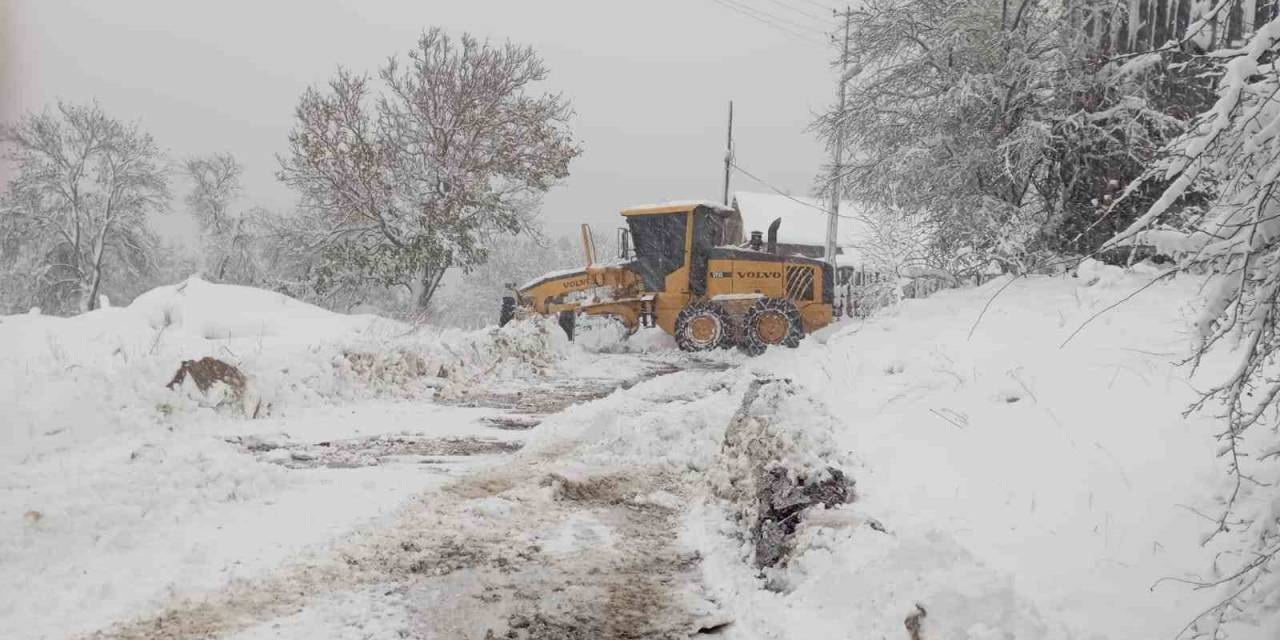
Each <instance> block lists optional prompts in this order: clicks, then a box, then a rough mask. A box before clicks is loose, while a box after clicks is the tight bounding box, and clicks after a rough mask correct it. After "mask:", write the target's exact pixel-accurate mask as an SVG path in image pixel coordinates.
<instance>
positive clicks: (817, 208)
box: [731, 162, 857, 220]
mask: <svg viewBox="0 0 1280 640" xmlns="http://www.w3.org/2000/svg"><path fill="white" fill-rule="evenodd" d="M731 164H732V165H733V168H734V169H737V170H738V171H739V172H741V173H742V175H744V176H746V177H748V178H751V179H752V180H755V181H756V182H758V183H760V184H762V185H764V186H766V187H768V188H769V189H770V190H772V191H773V192H774V193H776V194H778V195H780V196H782V197H784V198H786V199H788V200H790V201H792V202H794V203H796V204H800V205H804V206H806V207H809V208H810V209H813V210H814V211H817V212H818V213H819V214H821V215H823V216H828V215H831V212H830V211H827V210H826V209H823V208H822V207H820V206H818V205H816V204H813V203H812V202H805V201H804V200H801V199H799V198H796V197H794V196H792V195H791V194H789V193H786V192H784V191H783V190H781V189H779V188H777V187H775V186H773V185H771V184H769V183H768V182H765V180H764V179H763V178H758V177H756V175H755V174H753V173H751V172H750V171H747V170H746V169H743V168H742V167H741V166H740V165H738V163H736V162H733V163H731ZM835 215H836V217H837V218H845V219H847V220H857V218H856V217H855V216H846V215H844V214H841V213H837V214H835Z"/></svg>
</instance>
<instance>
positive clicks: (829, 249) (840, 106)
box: [825, 7, 850, 267]
mask: <svg viewBox="0 0 1280 640" xmlns="http://www.w3.org/2000/svg"><path fill="white" fill-rule="evenodd" d="M849 19H850V15H849V9H848V8H847V7H846V8H845V10H844V39H843V40H841V42H840V77H839V79H838V86H839V89H838V91H837V94H838V95H839V100H838V101H837V102H836V105H837V106H836V131H835V133H836V140H835V149H834V151H835V155H834V157H833V158H832V162H831V212H830V215H829V216H828V217H827V246H826V250H825V252H826V258H827V262H829V263H831V266H833V267H834V266H835V265H836V229H837V226H838V225H837V223H838V222H839V220H840V217H839V216H840V174H841V172H842V171H843V169H842V167H841V164H840V163H841V161H842V160H843V158H844V84H845V76H846V75H848V72H849Z"/></svg>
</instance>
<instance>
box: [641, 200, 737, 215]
mask: <svg viewBox="0 0 1280 640" xmlns="http://www.w3.org/2000/svg"><path fill="white" fill-rule="evenodd" d="M697 206H703V207H710V208H712V209H729V208H730V207H726V206H724V205H723V204H720V203H719V202H712V201H710V200H672V201H670V202H654V203H650V204H638V205H634V206H630V207H625V208H624V209H623V210H622V212H623V214H624V215H625V214H626V213H627V212H630V211H638V210H642V209H674V208H693V207H697Z"/></svg>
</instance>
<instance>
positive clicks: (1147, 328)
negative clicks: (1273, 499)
mask: <svg viewBox="0 0 1280 640" xmlns="http://www.w3.org/2000/svg"><path fill="white" fill-rule="evenodd" d="M1078 275H1079V277H1073V276H1066V277H1054V278H1050V277H1036V278H1026V279H1022V280H1018V281H1016V282H1014V283H1012V284H1011V285H1010V286H1009V287H1008V288H1007V289H1006V290H1005V291H1004V292H1003V293H1001V294H999V295H998V296H997V297H996V298H995V299H994V301H992V302H991V306H990V308H989V309H988V310H987V311H986V312H985V315H983V308H984V306H985V305H986V304H987V303H988V301H990V300H992V296H993V295H995V293H996V291H997V290H999V289H1000V287H1002V286H1004V285H1005V284H1006V282H1007V281H1004V280H1000V281H996V282H992V283H990V284H988V285H987V286H985V287H981V288H978V289H971V290H954V291H943V292H940V293H938V294H936V295H934V296H932V297H930V298H927V299H923V300H908V301H905V302H903V303H902V305H901V306H900V307H898V308H897V310H896V311H894V312H891V313H886V314H883V315H881V316H878V317H875V318H872V319H870V320H868V321H866V322H849V323H846V324H844V325H843V326H841V327H838V328H836V329H834V330H832V331H830V332H829V333H827V334H826V340H825V341H823V342H825V344H822V343H821V342H820V341H818V340H809V341H806V342H805V343H804V344H803V345H802V346H801V347H800V349H798V350H794V351H787V350H771V351H770V352H769V353H767V354H765V355H764V356H762V357H761V358H759V359H757V360H755V361H752V362H751V363H750V365H749V366H750V367H752V368H755V369H757V370H758V371H759V372H761V373H762V374H768V375H773V376H782V377H786V378H789V379H791V380H792V381H794V382H795V383H796V384H797V385H799V386H802V387H805V388H808V389H809V390H810V391H812V392H813V393H814V394H815V395H816V396H817V397H818V398H819V399H821V400H822V401H823V402H824V403H825V404H826V405H827V406H829V407H830V408H831V411H832V412H833V413H834V415H835V416H836V418H837V420H838V426H837V427H836V433H835V441H836V443H837V447H838V449H839V450H840V451H843V452H848V453H850V454H851V455H852V456H853V457H854V458H855V459H856V460H857V463H856V464H855V465H854V466H853V467H852V469H851V475H852V477H853V478H854V479H855V480H856V481H857V488H858V498H857V501H856V502H855V503H853V504H852V505H847V506H845V507H840V508H838V509H836V510H833V511H828V512H818V513H814V512H809V514H808V516H807V517H806V522H805V524H803V525H802V526H801V528H800V530H799V531H798V532H797V543H796V553H795V556H794V557H793V560H792V562H791V564H790V565H789V567H788V568H787V574H786V576H784V577H785V580H784V581H783V582H784V583H785V584H786V588H785V589H784V592H782V593H768V592H765V591H759V590H757V591H754V592H752V595H750V596H748V597H747V598H744V599H739V600H737V601H736V602H737V604H736V605H735V606H736V607H737V608H738V609H739V610H738V611H737V612H736V613H737V615H738V616H739V620H740V621H742V622H745V623H746V624H745V625H744V626H746V627H750V626H751V624H752V622H753V621H754V622H756V623H758V624H759V625H760V628H761V629H762V630H764V629H770V628H774V629H785V630H787V631H786V633H785V634H784V635H785V636H787V637H843V636H844V635H846V634H847V632H848V630H849V629H858V630H859V632H860V635H863V636H865V637H881V636H884V637H900V636H901V637H905V630H904V624H905V620H906V619H907V617H908V616H911V615H912V614H913V613H914V612H915V611H916V605H917V604H918V605H920V606H921V607H923V609H925V610H926V611H927V614H925V615H924V617H923V619H922V624H923V629H924V634H923V637H926V638H932V637H938V638H973V639H975V640H976V639H986V638H1005V637H1018V638H1024V637H1025V638H1067V637H1087V638H1094V637H1098V638H1117V639H1119V638H1172V637H1175V636H1176V635H1177V634H1178V633H1179V631H1180V630H1181V629H1182V628H1183V626H1184V625H1186V624H1187V623H1188V622H1190V621H1191V619H1192V618H1193V617H1194V616H1195V615H1196V614H1198V613H1199V612H1200V611H1203V610H1205V609H1208V608H1209V607H1210V606H1211V605H1212V604H1214V603H1215V602H1216V600H1215V599H1214V598H1215V594H1213V593H1211V592H1205V591H1196V590H1193V589H1191V588H1190V587H1188V586H1185V585H1180V584H1177V583H1173V582H1168V581H1165V582H1160V580H1161V578H1165V577H1169V576H1173V577H1202V576H1204V575H1205V574H1206V573H1207V572H1208V571H1209V570H1210V567H1212V566H1213V565H1214V554H1215V553H1217V552H1219V551H1221V550H1222V546H1221V545H1220V544H1211V545H1209V546H1208V547H1202V546H1201V545H1200V541H1201V537H1202V535H1203V534H1204V533H1205V532H1206V530H1207V528H1209V527H1211V523H1210V522H1208V521H1207V520H1206V519H1205V518H1204V517H1202V516H1200V515H1197V514H1198V513H1216V511H1215V509H1216V508H1217V507H1218V505H1217V504H1216V503H1215V501H1214V495H1215V493H1216V491H1217V489H1218V488H1219V487H1220V486H1221V482H1222V481H1223V480H1224V474H1223V473H1222V471H1223V470H1222V468H1221V466H1220V464H1219V462H1220V461H1219V460H1218V459H1217V458H1215V452H1216V450H1217V445H1216V443H1215V441H1214V438H1213V434H1215V433H1216V432H1217V431H1218V430H1219V429H1220V426H1219V425H1218V424H1217V423H1216V421H1214V420H1213V419H1212V417H1210V416H1207V415H1202V414H1192V415H1191V416H1190V417H1184V416H1183V415H1182V412H1183V411H1184V410H1185V409H1186V408H1187V406H1188V405H1189V404H1190V403H1191V402H1192V400H1194V399H1195V397H1196V392H1195V390H1194V388H1193V383H1195V382H1197V381H1190V382H1189V381H1188V380H1187V375H1188V373H1189V372H1188V370H1187V369H1186V368H1184V367H1180V366H1178V365H1177V364H1176V362H1177V361H1179V360H1181V359H1182V358H1183V357H1185V356H1186V355H1187V354H1188V352H1189V347H1190V345H1191V340H1192V332H1193V331H1192V328H1191V326H1190V324H1189V323H1190V322H1192V321H1193V319H1194V316H1195V308H1194V307H1193V305H1192V304H1191V302H1190V301H1193V300H1195V299H1196V293H1197V290H1198V288H1199V287H1201V286H1202V284H1203V280H1202V279H1200V278H1191V277H1184V278H1179V279H1175V280H1171V281H1169V282H1163V283H1160V284H1156V285H1154V286H1152V287H1150V288H1149V289H1147V290H1145V291H1144V292H1143V293H1141V294H1139V295H1137V296H1136V297H1134V298H1133V299H1131V300H1129V301H1128V302H1126V303H1125V304H1122V305H1120V306H1118V307H1116V308H1115V309H1113V310H1110V311H1107V312H1105V313H1102V314H1101V315H1097V314H1099V313H1100V312H1103V310H1104V309H1106V308H1107V307H1108V306H1110V305H1111V304H1113V303H1115V302H1116V301H1118V300H1120V299H1122V298H1124V297H1126V296H1128V295H1130V294H1132V293H1133V292H1134V291H1136V290H1138V289H1139V288H1141V287H1143V286H1144V285H1146V284H1148V283H1149V282H1150V281H1151V280H1152V279H1153V278H1155V277H1156V276H1157V275H1159V272H1157V271H1156V270H1155V269H1154V268H1149V267H1140V268H1136V269H1135V270H1133V271H1124V270H1121V269H1117V268H1114V267H1106V266H1103V265H1099V264H1087V265H1085V267H1084V268H1083V269H1082V270H1081V273H1079V274H1078ZM980 316H982V319H981V321H980V322H977V324H976V328H974V325H975V322H976V321H977V320H978V318H979V317H980ZM1095 316H1096V317H1095ZM1086 323H1087V324H1086ZM1081 327H1083V329H1081ZM1078 329H1081V330H1080V331H1079V333H1078V334H1077V335H1075V336H1074V337H1071V336H1072V335H1073V334H1074V333H1075V332H1076V331H1077V330H1078ZM971 330H972V335H970V331H971ZM1069 338H1070V340H1069V341H1068V339H1069ZM1203 374H1204V375H1206V376H1209V377H1210V378H1212V376H1213V375H1215V365H1214V363H1206V364H1205V366H1204V372H1203ZM1198 386H1204V385H1203V384H1200V385H1198ZM725 522H726V520H725V514H724V513H723V512H721V511H718V510H717V509H716V508H714V506H713V507H710V508H709V510H708V512H706V513H704V514H703V516H702V519H701V520H700V521H699V520H696V519H695V521H694V522H693V523H692V524H691V525H690V531H689V533H688V535H689V536H691V537H692V538H695V539H701V540H702V542H703V546H704V547H705V548H709V549H711V551H710V552H709V553H710V555H709V557H708V562H707V571H708V576H709V579H710V580H712V581H713V582H714V581H719V582H720V583H721V584H722V585H723V587H724V589H725V590H726V592H733V593H740V592H743V590H744V589H747V588H749V585H753V584H755V585H757V586H758V583H757V582H756V578H755V576H754V575H752V574H751V572H749V571H745V570H744V569H743V566H744V565H743V558H744V557H745V551H743V550H741V549H739V550H737V551H736V552H735V553H728V554H726V552H724V551H723V549H724V546H725V544H724V543H725V541H729V540H734V539H735V538H733V536H732V535H730V534H733V533H734V531H733V527H728V528H727V529H726V527H727V525H726V524H724V523H725ZM873 523H874V526H873ZM881 529H883V531H881ZM1220 542H1221V541H1220ZM1157 583H1159V584H1157ZM1269 616H1270V618H1269V619H1267V618H1264V619H1263V620H1261V621H1260V622H1259V625H1260V626H1258V627H1254V626H1251V625H1241V626H1240V627H1238V628H1237V629H1235V634H1236V635H1232V636H1231V637H1232V638H1258V639H1262V638H1274V637H1276V634H1277V630H1278V629H1280V616H1277V613H1276V612H1275V611H1271V612H1269ZM735 626H739V625H735ZM801 630H802V631H801ZM737 637H744V638H751V637H771V636H768V635H767V632H765V631H761V632H760V634H759V635H758V636H757V635H753V634H752V633H743V634H742V635H740V636H737Z"/></svg>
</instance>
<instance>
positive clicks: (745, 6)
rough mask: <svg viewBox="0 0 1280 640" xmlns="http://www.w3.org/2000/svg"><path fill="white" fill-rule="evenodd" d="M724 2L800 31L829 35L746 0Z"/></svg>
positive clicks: (727, 0) (773, 0) (770, 0)
mask: <svg viewBox="0 0 1280 640" xmlns="http://www.w3.org/2000/svg"><path fill="white" fill-rule="evenodd" d="M768 1H769V2H774V3H775V4H777V3H776V1H775V0H768ZM725 2H728V3H729V4H732V5H737V6H739V7H741V8H743V9H746V10H748V11H751V12H753V13H757V14H759V15H761V16H763V17H764V18H765V19H768V20H773V21H775V22H780V23H783V24H786V25H789V26H790V27H792V28H795V29H799V30H800V31H802V32H811V33H818V34H822V35H823V36H826V35H829V34H828V33H827V32H826V31H824V30H822V29H819V28H817V27H814V26H813V25H811V24H803V23H800V22H796V21H795V20H792V19H790V18H787V17H783V16H780V15H777V14H774V13H770V12H768V11H765V10H764V9H761V8H760V7H757V6H755V5H753V4H751V3H749V2H747V0H725ZM782 6H783V7H786V8H790V7H787V6H786V5H782Z"/></svg>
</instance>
